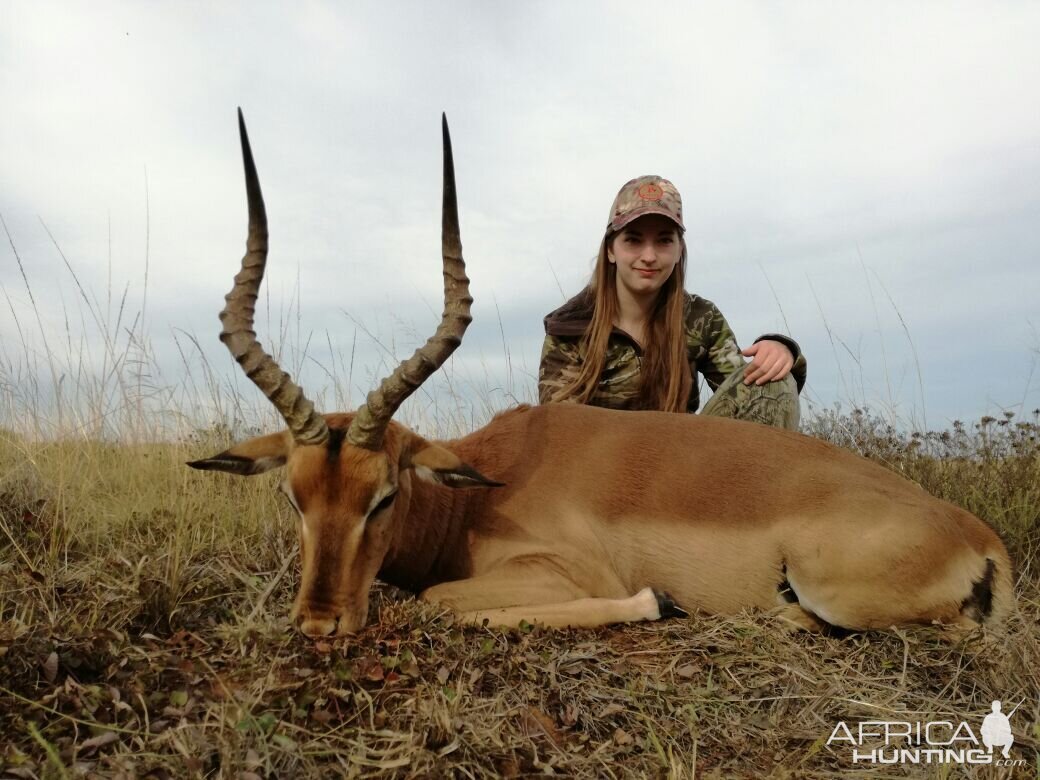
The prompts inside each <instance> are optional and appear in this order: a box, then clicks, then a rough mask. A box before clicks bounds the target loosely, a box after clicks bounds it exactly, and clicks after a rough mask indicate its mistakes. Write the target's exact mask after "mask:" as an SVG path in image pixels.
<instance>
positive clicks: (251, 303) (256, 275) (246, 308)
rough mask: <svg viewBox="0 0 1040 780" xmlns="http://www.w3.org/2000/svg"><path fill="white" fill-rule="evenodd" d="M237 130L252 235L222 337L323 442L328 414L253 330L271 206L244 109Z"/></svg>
mask: <svg viewBox="0 0 1040 780" xmlns="http://www.w3.org/2000/svg"><path fill="white" fill-rule="evenodd" d="M238 132H239V135H240V136H241V139H242V163H243V165H244V166H245V169H246V197H247V198H248V201H249V236H248V238H247V239H246V253H245V256H244V257H243V258H242V270H240V271H239V272H238V273H237V274H236V275H235V285H234V287H232V288H231V292H229V293H228V294H227V295H226V296H224V301H225V305H224V310H223V311H222V312H221V313H220V322H221V324H222V325H223V326H224V328H223V330H222V331H221V333H220V340H221V341H223V342H224V344H225V345H227V348H228V350H230V352H231V354H232V356H233V357H234V358H235V360H237V361H238V364H239V365H240V366H242V370H243V371H245V372H246V376H247V377H249V378H250V379H251V380H252V381H253V384H255V385H256V386H257V387H259V388H260V390H261V392H263V394H264V395H266V396H267V398H268V399H269V400H270V401H271V403H272V404H274V407H275V409H277V410H278V413H279V414H281V415H282V417H283V418H285V422H286V424H287V425H288V426H289V430H290V431H291V432H292V435H293V438H294V439H295V440H296V442H297V443H298V444H310V445H318V444H323V443H324V442H325V441H326V440H327V439H328V438H329V428H328V425H326V423H325V418H323V417H322V416H321V415H320V414H318V413H317V412H316V411H314V404H312V403H311V402H310V401H308V400H307V397H306V396H305V395H304V394H303V390H301V389H300V387H299V386H298V385H297V384H296V383H295V382H293V380H292V377H291V376H289V375H288V374H287V373H286V372H285V371H282V369H281V367H280V366H279V365H278V364H277V363H276V362H275V360H274V358H272V357H271V356H270V355H268V354H267V353H266V352H264V348H263V347H262V346H261V345H260V342H258V341H257V340H256V331H254V330H253V315H254V312H255V310H256V298H257V294H258V293H259V291H260V283H261V282H262V281H263V279H264V269H265V267H266V266H267V210H266V209H265V208H264V196H263V194H262V193H261V192H260V180H259V179H258V178H257V175H256V166H255V165H254V164H253V152H252V149H250V147H249V136H248V135H247V134H246V123H245V120H244V119H243V118H242V109H241V108H240V109H238Z"/></svg>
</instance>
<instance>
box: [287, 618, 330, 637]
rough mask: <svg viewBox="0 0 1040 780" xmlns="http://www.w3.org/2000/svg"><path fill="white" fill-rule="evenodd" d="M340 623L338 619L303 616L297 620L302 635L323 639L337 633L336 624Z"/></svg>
mask: <svg viewBox="0 0 1040 780" xmlns="http://www.w3.org/2000/svg"><path fill="white" fill-rule="evenodd" d="M338 622H339V620H338V618H334V617H332V618H316V617H303V616H302V615H301V616H300V617H298V618H297V619H296V625H297V627H298V628H299V629H300V633H302V634H303V635H304V636H309V637H314V638H317V637H323V636H331V635H332V634H335V633H336V624H337V623H338Z"/></svg>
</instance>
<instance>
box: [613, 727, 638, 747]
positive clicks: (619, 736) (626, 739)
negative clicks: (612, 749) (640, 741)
mask: <svg viewBox="0 0 1040 780" xmlns="http://www.w3.org/2000/svg"><path fill="white" fill-rule="evenodd" d="M614 741H615V742H617V743H618V744H619V745H631V744H632V743H633V742H635V740H634V739H632V735H631V734H629V733H628V732H627V731H625V730H624V729H620V728H619V729H615V730H614Z"/></svg>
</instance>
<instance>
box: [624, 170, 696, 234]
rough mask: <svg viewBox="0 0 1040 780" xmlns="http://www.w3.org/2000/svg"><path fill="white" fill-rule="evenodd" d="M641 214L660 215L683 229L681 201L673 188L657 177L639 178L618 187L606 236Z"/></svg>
mask: <svg viewBox="0 0 1040 780" xmlns="http://www.w3.org/2000/svg"><path fill="white" fill-rule="evenodd" d="M644 214H663V215H664V216H666V217H668V218H669V219H670V220H672V221H673V222H674V223H675V224H676V225H678V226H679V230H681V231H685V230H686V226H685V225H684V224H683V221H682V198H681V197H680V196H679V190H677V189H675V185H674V184H672V183H671V182H670V181H668V179H662V178H661V177H660V176H640V177H639V178H638V179H632V181H630V182H628V183H627V184H626V185H625V186H624V187H622V188H621V191H620V192H618V194H617V197H616V198H614V205H613V206H611V207H610V218H609V220H608V221H607V233H616V232H617V231H619V230H621V228H623V227H624V226H625V225H627V224H628V223H629V222H631V221H632V220H634V219H638V218H639V217H642V216H643V215H644Z"/></svg>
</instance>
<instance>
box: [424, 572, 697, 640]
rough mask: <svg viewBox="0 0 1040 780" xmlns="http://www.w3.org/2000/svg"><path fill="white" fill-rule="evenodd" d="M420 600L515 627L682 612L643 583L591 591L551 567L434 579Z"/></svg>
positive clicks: (587, 624) (601, 622) (590, 623)
mask: <svg viewBox="0 0 1040 780" xmlns="http://www.w3.org/2000/svg"><path fill="white" fill-rule="evenodd" d="M420 598H422V599H423V600H424V601H430V602H434V603H437V604H443V605H444V606H447V607H450V608H451V609H453V610H454V611H455V612H457V613H458V614H459V616H460V617H461V618H462V619H463V620H464V621H465V622H467V623H476V624H480V623H483V622H484V621H485V620H486V621H488V624H489V625H492V626H499V627H508V628H515V627H516V626H517V625H519V624H520V623H521V622H522V621H526V622H528V623H540V624H541V625H544V626H550V627H554V628H567V627H572V628H593V627H596V626H605V625H608V624H610V623H628V622H632V621H637V620H657V619H659V618H661V617H672V616H677V615H684V614H685V613H684V612H682V610H681V609H679V608H678V607H676V606H675V604H674V603H672V601H671V599H670V598H668V596H667V595H666V594H658V593H655V592H654V591H653V590H651V589H650V588H644V589H643V590H641V591H639V593H637V594H635V595H634V596H628V597H622V598H602V597H600V598H596V597H591V596H589V595H588V594H587V592H585V591H583V590H582V589H581V588H580V587H579V586H578V585H577V584H575V583H574V582H572V581H571V580H569V579H567V578H566V577H563V576H561V575H558V574H555V573H551V572H549V573H542V572H535V571H531V570H530V569H526V570H525V571H524V572H523V576H522V577H521V576H519V573H518V572H510V573H509V574H504V573H495V574H487V575H484V576H481V577H474V578H472V579H468V580H456V581H455V582H446V583H443V584H441V585H434V586H433V587H432V588H428V589H427V590H425V591H423V593H422V595H421V596H420Z"/></svg>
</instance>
